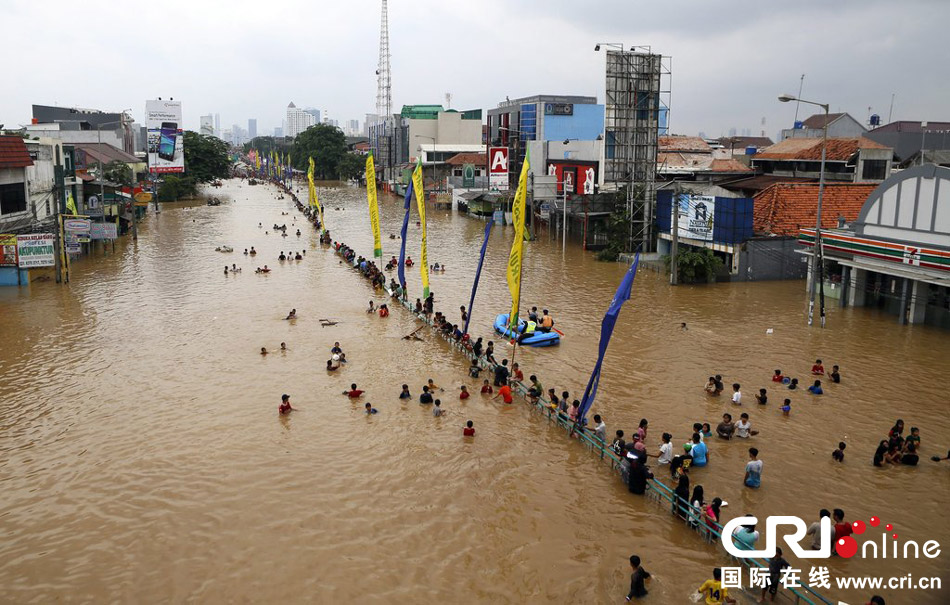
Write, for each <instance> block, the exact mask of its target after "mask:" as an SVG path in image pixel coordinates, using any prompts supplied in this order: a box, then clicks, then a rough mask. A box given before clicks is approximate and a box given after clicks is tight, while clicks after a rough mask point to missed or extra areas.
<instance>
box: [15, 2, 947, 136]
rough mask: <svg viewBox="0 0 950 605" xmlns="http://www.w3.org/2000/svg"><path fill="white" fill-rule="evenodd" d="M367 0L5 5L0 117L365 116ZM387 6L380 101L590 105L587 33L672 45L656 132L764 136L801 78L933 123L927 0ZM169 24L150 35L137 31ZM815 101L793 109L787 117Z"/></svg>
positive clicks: (596, 59)
mask: <svg viewBox="0 0 950 605" xmlns="http://www.w3.org/2000/svg"><path fill="white" fill-rule="evenodd" d="M379 5H380V2H379V1H378V0H357V2H351V3H319V4H318V5H315V4H314V3H307V2H303V1H302V0H299V1H298V0H274V1H272V2H270V3H267V4H266V6H264V7H263V8H262V5H261V4H260V3H259V2H251V1H250V0H235V1H234V2H231V3H230V4H229V7H228V11H227V13H226V14H225V13H223V12H222V10H221V7H220V5H217V4H214V3H195V2H185V1H183V0H167V1H166V2H163V3H162V11H161V15H162V16H163V17H162V18H163V19H167V21H163V23H152V24H149V22H148V21H147V20H146V19H147V18H146V17H143V16H142V15H148V14H149V13H139V12H132V11H117V10H115V5H114V4H113V3H110V2H106V0H90V1H89V2H87V3H86V4H85V5H83V10H81V11H77V10H75V9H74V5H73V4H68V3H66V2H64V1H62V0H50V1H48V2H45V3H36V2H32V1H28V0H12V1H10V0H8V2H6V3H4V6H3V9H2V12H0V15H2V16H3V21H4V23H5V28H4V38H5V42H6V44H5V45H6V47H8V48H23V49H25V48H29V49H30V52H29V53H25V54H23V55H22V58H21V59H19V60H17V61H13V62H9V63H8V65H7V66H6V69H5V73H4V79H5V81H6V83H7V86H5V87H4V89H5V90H4V94H3V95H2V96H0V123H3V124H6V126H7V127H16V126H18V125H20V124H26V123H28V122H29V120H30V118H31V105H32V104H34V103H36V104H49V105H54V104H56V105H62V106H78V107H87V108H95V109H103V110H106V111H121V110H123V109H131V110H132V111H131V113H132V115H133V116H134V118H135V119H136V121H139V122H141V121H142V119H143V114H144V105H145V100H146V99H151V98H157V97H164V98H168V97H174V98H175V99H176V100H180V101H181V102H182V107H183V111H184V122H185V127H186V128H189V129H193V130H198V128H199V116H201V115H207V114H208V113H209V112H210V113H212V114H220V116H221V123H222V124H233V123H237V124H246V123H247V120H248V119H249V118H254V119H257V124H258V128H257V130H258V134H262V133H270V132H272V131H273V130H274V128H279V127H281V126H282V120H283V119H284V116H285V113H286V107H287V104H288V103H289V102H290V101H293V102H294V103H295V104H296V105H298V106H300V107H316V108H319V109H321V110H322V111H323V112H324V117H327V118H329V119H333V120H337V121H338V122H339V123H340V124H345V123H346V121H348V120H352V119H359V120H360V121H361V122H362V121H363V119H364V116H365V114H367V113H374V112H375V98H376V77H375V71H376V63H377V53H378V40H379ZM315 6H318V8H315ZM308 14H313V15H314V16H313V17H312V18H303V17H302V18H295V19H287V15H298V16H305V15H308ZM389 15H390V45H391V50H392V74H393V109H394V111H398V110H399V108H400V107H402V105H405V104H445V93H451V94H452V99H453V101H452V106H453V108H456V109H489V108H491V107H495V106H496V105H497V104H498V102H499V101H503V100H504V99H505V97H506V96H507V97H510V98H516V97H520V96H527V95H533V94H579V95H595V96H597V98H598V101H599V102H603V99H604V73H603V72H604V53H603V52H594V50H593V49H594V44H596V43H597V42H623V43H624V44H625V45H627V46H628V47H629V46H630V45H632V44H637V45H643V44H649V45H651V46H652V48H653V50H654V52H658V53H662V54H664V55H670V56H672V72H673V76H672V104H671V107H672V110H671V115H670V125H671V130H670V131H671V132H672V133H677V134H689V135H696V134H698V133H699V132H700V131H703V132H705V133H706V134H707V135H708V136H710V137H718V136H725V135H727V134H728V132H729V131H730V129H732V128H735V129H736V131H737V132H744V131H749V132H750V133H751V134H752V135H754V136H758V135H759V134H760V132H761V131H762V129H763V128H762V126H761V120H762V118H763V117H764V118H765V119H766V125H765V128H764V130H765V134H766V136H769V137H775V135H776V133H777V132H778V131H780V130H781V129H782V128H787V127H790V126H791V125H792V122H793V119H794V113H795V104H794V103H787V104H783V103H779V102H778V101H777V100H776V97H777V96H778V95H779V94H781V93H784V92H789V93H792V94H795V93H797V92H798V85H799V78H800V76H801V74H802V73H804V74H806V77H805V83H804V91H803V93H802V96H803V97H804V98H806V99H809V100H815V101H821V102H827V103H829V104H830V106H831V111H833V112H834V111H846V112H848V113H850V114H851V115H852V116H854V117H855V118H856V119H857V120H858V121H860V122H862V123H864V122H865V121H866V119H867V115H868V108H869V107H870V108H871V112H873V113H877V114H879V115H881V117H882V120H884V121H886V120H887V116H888V110H889V105H890V102H891V94H892V93H896V99H895V102H894V111H893V119H894V120H897V119H905V120H921V119H923V120H932V121H940V120H943V121H950V104H948V100H950V65H948V63H947V61H945V60H943V59H942V57H945V56H946V51H945V49H944V43H943V39H944V38H943V36H944V32H943V28H944V23H946V22H947V18H948V17H950V2H945V1H942V0H907V1H905V2H902V3H894V2H886V1H884V0H865V1H863V2H852V3H838V4H835V5H828V4H827V3H826V2H821V1H819V0H799V1H798V2H795V3H782V4H777V3H768V2H765V3H763V2H761V1H758V2H754V1H749V0H722V1H720V2H716V3H695V2H683V1H680V2H673V3H666V4H642V3H635V2H630V1H629V0H600V1H597V0H595V1H593V2H588V3H585V4H583V5H579V4H578V3H576V2H568V1H567V0H545V1H540V0H508V1H502V0H483V1H482V2H480V3H478V4H477V5H457V4H455V3H446V2H444V1H436V0H413V1H412V2H410V1H409V0H391V1H390V2H389ZM39 24H41V25H42V27H41V32H42V34H41V36H42V43H41V44H37V31H39V30H37V27H38V25H39ZM325 24H332V27H327V26H325ZM169 25H173V29H171V30H169V31H171V32H173V35H172V36H170V37H169V38H168V40H167V41H168V43H167V44H158V43H156V42H155V41H156V40H157V39H158V38H156V37H154V36H150V37H148V38H143V36H142V32H143V31H144V30H147V29H150V28H151V29H155V28H158V29H155V31H159V30H160V29H161V27H167V26H169ZM96 31H102V32H108V35H107V36H97V35H94V33H95V32H96ZM80 32H81V33H83V35H78V34H79V33H80ZM512 32H518V35H512ZM116 49H134V50H135V52H116ZM64 57H79V58H82V59H83V61H84V62H81V63H79V64H77V63H76V61H73V60H71V61H66V60H64ZM100 61H102V62H104V63H105V66H104V67H103V68H101V69H100V68H98V67H94V64H96V65H98V63H99V62H100ZM77 67H79V68H81V71H82V76H81V77H77V75H76V73H77V72H76V70H77ZM814 110H817V108H814V107H810V106H804V105H803V106H802V108H801V112H800V117H807V116H808V115H811V114H812V113H813V112H814Z"/></svg>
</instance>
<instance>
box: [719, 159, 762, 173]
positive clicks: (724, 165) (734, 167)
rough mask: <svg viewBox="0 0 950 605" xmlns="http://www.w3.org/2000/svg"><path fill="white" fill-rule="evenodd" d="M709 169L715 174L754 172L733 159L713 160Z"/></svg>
mask: <svg viewBox="0 0 950 605" xmlns="http://www.w3.org/2000/svg"><path fill="white" fill-rule="evenodd" d="M709 169H710V170H712V171H713V172H752V169H751V168H749V167H748V166H746V165H745V164H743V163H742V162H740V161H739V160H736V159H733V158H729V159H726V160H713V161H712V165H710V167H709Z"/></svg>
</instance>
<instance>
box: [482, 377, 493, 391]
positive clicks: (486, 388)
mask: <svg viewBox="0 0 950 605" xmlns="http://www.w3.org/2000/svg"><path fill="white" fill-rule="evenodd" d="M494 392H495V390H494V389H492V388H491V383H490V382H488V379H487V378H486V379H485V382H483V383H482V394H483V395H485V394H488V395H491V394H492V393H494Z"/></svg>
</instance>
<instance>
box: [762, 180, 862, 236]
mask: <svg viewBox="0 0 950 605" xmlns="http://www.w3.org/2000/svg"><path fill="white" fill-rule="evenodd" d="M876 187H877V183H831V184H826V185H825V192H824V195H823V196H822V202H821V227H822V229H831V228H834V227H837V226H838V217H839V216H843V217H844V218H845V220H846V221H848V222H851V221H854V220H857V218H858V213H859V212H860V211H861V207H862V206H864V202H866V201H867V199H868V196H869V195H871V192H872V191H874V189H875V188H876ZM754 200H755V201H754V202H753V209H752V223H753V229H754V231H755V232H756V233H764V234H771V235H796V234H797V233H798V230H799V229H800V228H801V227H814V226H815V217H816V216H817V211H818V183H776V184H774V185H772V186H771V187H769V188H767V189H764V190H762V191H760V192H759V193H757V194H756V196H755V198H754Z"/></svg>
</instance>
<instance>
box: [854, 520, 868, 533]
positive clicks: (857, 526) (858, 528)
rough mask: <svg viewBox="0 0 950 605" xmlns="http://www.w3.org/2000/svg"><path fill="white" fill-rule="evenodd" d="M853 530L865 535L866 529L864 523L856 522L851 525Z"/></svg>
mask: <svg viewBox="0 0 950 605" xmlns="http://www.w3.org/2000/svg"><path fill="white" fill-rule="evenodd" d="M851 529H853V530H854V533H856V534H863V533H864V530H865V529H866V527H865V526H864V521H855V522H854V523H852V524H851Z"/></svg>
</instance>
